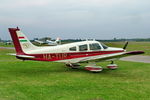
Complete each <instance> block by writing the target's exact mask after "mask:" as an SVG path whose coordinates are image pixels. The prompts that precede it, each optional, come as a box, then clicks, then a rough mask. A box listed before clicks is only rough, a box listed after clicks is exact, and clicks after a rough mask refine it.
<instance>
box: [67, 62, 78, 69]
mask: <svg viewBox="0 0 150 100" xmlns="http://www.w3.org/2000/svg"><path fill="white" fill-rule="evenodd" d="M66 66H68V67H70V68H72V69H78V68H80V64H79V63H70V64H66Z"/></svg>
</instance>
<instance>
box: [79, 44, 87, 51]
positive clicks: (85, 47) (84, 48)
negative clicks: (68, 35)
mask: <svg viewBox="0 0 150 100" xmlns="http://www.w3.org/2000/svg"><path fill="white" fill-rule="evenodd" d="M87 50H88V46H87V44H84V45H80V46H79V51H87Z"/></svg>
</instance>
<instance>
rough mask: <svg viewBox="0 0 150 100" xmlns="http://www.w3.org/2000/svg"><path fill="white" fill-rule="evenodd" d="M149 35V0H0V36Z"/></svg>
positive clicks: (6, 37) (93, 36)
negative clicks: (12, 32) (14, 31)
mask: <svg viewBox="0 0 150 100" xmlns="http://www.w3.org/2000/svg"><path fill="white" fill-rule="evenodd" d="M16 26H19V27H20V28H21V29H22V31H23V32H24V33H25V34H26V35H27V36H28V37H29V38H30V39H32V38H34V37H44V36H50V37H52V38H56V37H61V38H62V39H67V38H82V39H85V38H95V39H112V38H114V37H116V38H150V28H149V27H150V1H149V0H28V1H27V0H1V1H0V38H2V39H10V36H9V33H8V28H9V27H16Z"/></svg>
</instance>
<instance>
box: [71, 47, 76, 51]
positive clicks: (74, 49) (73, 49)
mask: <svg viewBox="0 0 150 100" xmlns="http://www.w3.org/2000/svg"><path fill="white" fill-rule="evenodd" d="M69 50H70V51H76V50H77V48H76V47H71V48H69Z"/></svg>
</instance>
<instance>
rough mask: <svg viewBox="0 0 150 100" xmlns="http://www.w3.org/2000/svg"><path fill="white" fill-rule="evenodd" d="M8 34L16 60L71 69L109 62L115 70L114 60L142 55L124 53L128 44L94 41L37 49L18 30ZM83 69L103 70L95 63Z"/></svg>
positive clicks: (15, 29) (10, 29) (137, 52)
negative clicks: (116, 45) (110, 45)
mask: <svg viewBox="0 0 150 100" xmlns="http://www.w3.org/2000/svg"><path fill="white" fill-rule="evenodd" d="M9 32H10V34H11V37H12V40H13V43H14V46H15V50H16V54H15V56H16V57H17V58H18V59H21V60H36V61H53V62H62V63H65V64H66V65H67V66H69V67H71V68H78V67H79V66H80V64H79V63H81V62H97V61H106V60H109V61H111V64H109V65H108V66H107V67H108V68H109V69H116V68H117V65H116V64H114V63H113V60H114V59H116V58H117V59H118V58H120V57H122V56H129V55H136V54H142V53H144V52H143V51H131V52H126V50H125V49H126V47H127V45H128V42H127V43H126V44H125V46H124V47H123V48H114V47H108V46H106V45H104V44H103V43H100V42H98V41H95V40H93V41H92V40H90V41H81V42H75V43H68V44H62V45H57V46H45V47H38V46H35V45H33V44H32V43H31V42H30V41H29V40H28V38H27V37H26V36H25V35H24V34H23V33H22V32H21V31H20V29H19V28H9ZM84 68H85V69H86V70H88V71H93V72H99V71H102V69H103V68H102V67H101V66H96V64H95V63H88V64H87V66H85V67H84Z"/></svg>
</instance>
